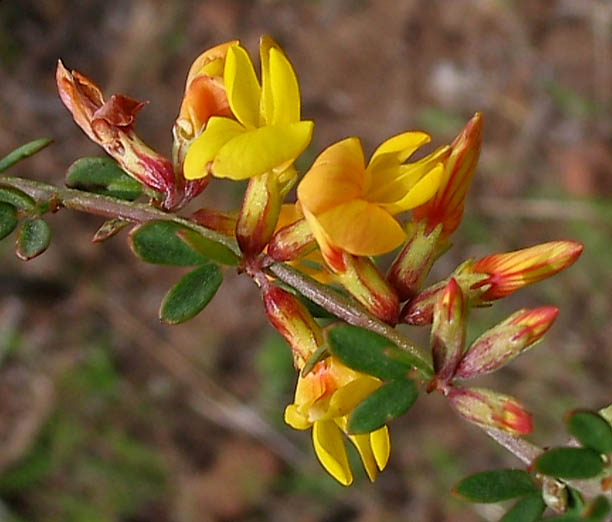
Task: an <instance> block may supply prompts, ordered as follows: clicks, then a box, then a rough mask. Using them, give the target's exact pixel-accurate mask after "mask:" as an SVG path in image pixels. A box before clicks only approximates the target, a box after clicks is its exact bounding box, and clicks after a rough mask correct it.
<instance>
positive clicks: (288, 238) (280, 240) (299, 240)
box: [268, 218, 317, 261]
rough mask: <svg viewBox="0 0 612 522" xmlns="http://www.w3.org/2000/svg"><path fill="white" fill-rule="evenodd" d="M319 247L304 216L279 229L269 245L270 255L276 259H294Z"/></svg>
mask: <svg viewBox="0 0 612 522" xmlns="http://www.w3.org/2000/svg"><path fill="white" fill-rule="evenodd" d="M316 247H317V242H316V241H315V238H314V234H313V233H312V231H311V230H310V226H309V225H308V222H307V221H306V219H304V218H302V219H299V220H297V221H295V222H294V223H291V224H290V225H287V226H286V227H283V228H281V229H280V230H278V231H277V232H276V233H275V234H274V236H273V237H272V239H271V241H270V244H269V245H268V255H269V256H270V257H271V258H272V259H274V260H275V261H292V260H294V259H299V258H301V257H304V256H305V255H306V254H309V253H310V252H312V251H313V250H314V249H315V248H316Z"/></svg>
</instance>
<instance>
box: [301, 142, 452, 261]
mask: <svg viewBox="0 0 612 522" xmlns="http://www.w3.org/2000/svg"><path fill="white" fill-rule="evenodd" d="M429 139H430V138H429V136H428V135H427V134H425V133H424V132H405V133H403V134H399V135H397V136H394V137H392V138H390V139H388V140H387V141H385V142H383V143H382V144H381V145H380V146H379V147H378V149H376V151H375V152H374V154H373V155H372V158H371V159H370V162H369V163H368V165H367V166H366V164H365V159H364V155H363V150H362V148H361V142H360V141H359V139H358V138H347V139H345V140H342V141H339V142H338V143H335V144H333V145H331V146H330V147H328V148H327V149H326V150H325V151H323V152H322V153H321V154H320V155H319V157H318V158H317V159H316V160H315V162H314V164H313V165H312V167H311V168H310V170H309V171H308V172H307V173H306V175H305V176H304V178H303V179H302V181H301V182H300V184H299V186H298V201H299V203H300V204H301V206H302V210H303V212H304V216H305V217H306V219H307V220H308V223H309V224H310V227H311V229H312V232H313V233H314V235H315V238H316V239H317V242H318V243H319V246H320V247H321V251H322V253H323V256H324V257H325V258H326V260H327V259H329V260H330V262H331V264H332V265H333V264H334V261H333V258H334V257H337V256H338V250H342V251H345V252H348V253H350V254H353V255H357V256H375V255H380V254H384V253H386V252H389V251H390V250H393V249H394V248H396V247H398V246H399V245H400V244H401V243H402V242H403V241H404V240H405V238H406V234H405V232H404V230H403V228H402V226H401V224H400V223H399V222H398V221H397V220H396V219H395V217H394V216H395V215H396V214H398V213H400V212H403V211H406V210H409V209H411V208H414V207H416V206H418V205H421V204H423V203H424V202H425V201H427V200H428V199H429V198H431V197H432V196H433V195H434V194H435V192H436V190H437V188H438V186H439V184H440V179H441V176H442V171H443V168H444V167H443V164H442V161H443V159H444V158H445V156H446V155H447V153H448V147H442V148H440V149H438V150H437V151H436V152H434V153H432V154H430V155H428V156H426V157H425V158H423V159H421V160H419V161H417V162H415V163H408V164H405V163H404V162H405V161H406V160H407V159H408V158H409V157H410V156H411V155H412V154H413V153H414V152H415V151H416V150H417V149H418V148H419V147H420V146H421V145H423V144H425V143H427V142H428V141H429Z"/></svg>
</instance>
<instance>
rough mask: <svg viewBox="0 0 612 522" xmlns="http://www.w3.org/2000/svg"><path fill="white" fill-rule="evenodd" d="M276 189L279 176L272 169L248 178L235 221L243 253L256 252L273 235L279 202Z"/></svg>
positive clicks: (279, 196) (254, 253)
mask: <svg viewBox="0 0 612 522" xmlns="http://www.w3.org/2000/svg"><path fill="white" fill-rule="evenodd" d="M279 190H280V187H279V183H278V176H276V175H275V174H274V173H272V172H266V173H264V174H260V175H259V176H253V177H252V178H251V179H250V180H249V185H248V187H247V189H246V192H245V193H244V199H243V200H242V207H241V208H240V214H239V215H238V221H237V223H236V239H237V240H238V245H239V246H240V250H242V252H243V253H244V254H245V255H246V256H256V255H257V254H259V253H260V252H261V251H262V250H263V249H264V247H265V246H266V245H267V244H268V242H269V241H270V238H271V237H272V234H274V229H275V227H276V222H277V221H278V216H279V214H280V210H281V205H282V197H281V194H280V192H279Z"/></svg>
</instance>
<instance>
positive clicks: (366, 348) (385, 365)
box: [327, 324, 411, 380]
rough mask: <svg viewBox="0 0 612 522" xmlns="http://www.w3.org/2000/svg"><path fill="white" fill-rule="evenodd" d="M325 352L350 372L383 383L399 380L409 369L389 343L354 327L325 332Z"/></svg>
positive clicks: (341, 327)
mask: <svg viewBox="0 0 612 522" xmlns="http://www.w3.org/2000/svg"><path fill="white" fill-rule="evenodd" d="M327 339H328V347H329V351H330V352H331V353H332V354H333V355H335V356H336V357H337V358H338V359H340V360H341V361H342V362H343V363H344V364H346V365H347V366H348V367H349V368H352V369H353V370H357V371H360V372H363V373H367V374H369V375H373V376H374V377H378V378H379V379H383V380H390V379H403V378H404V377H406V374H407V373H408V372H409V371H410V369H411V366H410V365H409V364H407V363H406V362H405V361H403V360H402V359H401V353H402V352H401V350H400V349H399V348H398V347H397V346H396V345H394V344H393V343H392V342H391V341H389V339H387V338H386V337H383V336H382V335H379V334H376V333H374V332H370V331H369V330H365V329H363V328H359V327H357V326H350V325H346V324H341V325H338V326H333V327H331V328H330V329H329V330H327Z"/></svg>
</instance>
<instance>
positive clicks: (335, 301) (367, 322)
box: [269, 263, 433, 379]
mask: <svg viewBox="0 0 612 522" xmlns="http://www.w3.org/2000/svg"><path fill="white" fill-rule="evenodd" d="M269 271H270V272H272V273H273V274H274V275H275V276H276V277H277V278H278V279H279V280H281V281H283V282H284V283H287V284H288V285H289V286H292V287H293V288H295V289H296V290H297V291H299V292H300V293H301V294H302V295H304V296H305V297H307V298H308V299H310V300H311V301H313V302H314V303H316V304H318V305H319V306H320V307H321V308H324V309H325V310H327V311H328V312H330V313H331V314H333V315H335V316H336V317H339V318H340V319H342V320H344V321H346V322H347V323H349V324H352V325H354V326H360V327H361V328H365V329H367V330H370V331H372V332H376V333H378V334H380V335H382V336H383V337H386V338H387V339H389V340H390V341H392V342H393V343H395V344H396V345H397V346H398V347H399V348H401V349H402V350H404V352H406V355H407V356H409V357H410V362H411V364H412V365H413V366H414V367H415V368H416V369H417V370H418V371H419V373H420V374H421V376H422V377H423V378H424V379H430V378H431V377H432V376H433V369H432V367H431V364H430V363H429V361H428V360H427V358H426V357H425V355H423V353H422V352H421V350H420V349H419V348H418V347H417V346H416V345H415V344H414V343H413V342H412V341H410V340H409V339H408V338H407V337H405V336H404V335H402V334H401V333H400V332H398V331H397V330H396V329H395V328H393V327H391V326H389V325H388V324H386V323H384V322H382V321H381V320H380V319H377V318H376V317H374V316H373V315H372V314H370V313H369V312H368V311H367V310H366V309H365V308H363V307H362V306H361V305H360V304H359V303H357V302H355V301H352V300H350V299H348V298H346V297H344V296H341V295H339V294H337V293H336V292H333V291H331V290H329V289H328V288H327V287H326V286H325V285H323V284H321V283H319V282H318V281H316V280H315V279H313V278H311V277H309V276H307V275H306V274H303V273H302V272H300V271H299V270H296V269H295V268H292V267H291V266H289V265H286V264H284V263H276V264H273V265H271V266H270V267H269Z"/></svg>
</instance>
